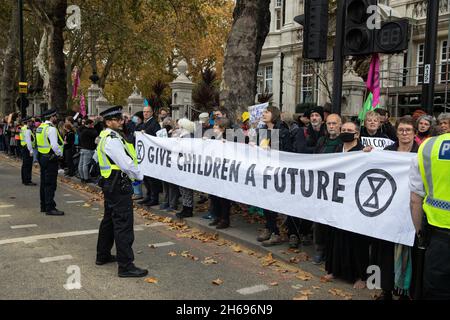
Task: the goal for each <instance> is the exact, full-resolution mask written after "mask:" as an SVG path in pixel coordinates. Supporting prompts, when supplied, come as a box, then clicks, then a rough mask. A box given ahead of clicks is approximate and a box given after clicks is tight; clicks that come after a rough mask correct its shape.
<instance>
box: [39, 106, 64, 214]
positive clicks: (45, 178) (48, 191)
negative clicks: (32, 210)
mask: <svg viewBox="0 0 450 320" xmlns="http://www.w3.org/2000/svg"><path fill="white" fill-rule="evenodd" d="M42 117H43V118H45V119H48V120H47V121H45V122H44V123H42V124H41V125H40V126H39V128H37V130H36V142H37V147H38V151H39V155H38V159H39V165H40V167H41V184H40V199H41V212H45V213H46V214H47V215H51V216H62V215H64V212H63V211H60V210H58V209H56V203H55V200H54V199H53V198H54V197H55V191H56V186H57V178H58V158H62V157H63V150H64V140H63V138H62V137H61V135H60V134H59V132H58V130H57V129H56V127H55V126H56V124H57V123H58V117H57V116H56V109H53V110H48V111H46V112H44V113H43V114H42Z"/></svg>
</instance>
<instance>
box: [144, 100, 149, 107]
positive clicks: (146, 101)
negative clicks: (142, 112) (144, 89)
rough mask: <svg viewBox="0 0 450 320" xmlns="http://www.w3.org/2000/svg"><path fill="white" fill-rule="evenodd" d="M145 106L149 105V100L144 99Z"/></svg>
mask: <svg viewBox="0 0 450 320" xmlns="http://www.w3.org/2000/svg"><path fill="white" fill-rule="evenodd" d="M144 107H148V100H147V99H144Z"/></svg>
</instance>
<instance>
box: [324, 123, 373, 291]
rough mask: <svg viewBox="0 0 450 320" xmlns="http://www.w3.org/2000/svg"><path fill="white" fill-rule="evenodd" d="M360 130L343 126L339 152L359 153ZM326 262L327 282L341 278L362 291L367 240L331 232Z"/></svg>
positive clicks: (332, 230) (354, 124)
mask: <svg viewBox="0 0 450 320" xmlns="http://www.w3.org/2000/svg"><path fill="white" fill-rule="evenodd" d="M359 133H360V128H359V125H357V124H356V123H354V122H346V123H344V124H343V125H342V128H341V134H340V135H339V140H341V141H342V142H343V144H342V145H341V146H340V148H339V149H338V150H337V151H338V152H356V151H362V150H363V149H364V146H363V145H362V144H361V142H360V141H359ZM327 247H328V251H327V256H326V262H325V270H326V271H327V272H328V274H327V275H326V276H325V278H326V279H328V280H331V279H333V278H340V279H343V280H346V281H350V282H352V283H353V288H355V289H363V288H365V286H366V285H365V280H366V278H367V273H366V271H367V267H368V266H369V240H368V238H367V237H365V236H363V235H360V234H357V233H353V232H349V231H345V230H341V229H337V228H331V231H330V234H329V237H328V243H327Z"/></svg>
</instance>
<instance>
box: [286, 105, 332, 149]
mask: <svg viewBox="0 0 450 320" xmlns="http://www.w3.org/2000/svg"><path fill="white" fill-rule="evenodd" d="M323 117H324V110H323V108H322V107H321V106H317V107H314V108H311V110H310V111H309V119H310V123H309V125H308V126H307V127H306V128H303V129H302V128H301V129H300V130H297V133H296V136H295V138H294V145H293V148H294V152H296V153H313V152H314V149H315V148H316V145H317V142H318V141H319V139H320V138H321V137H323V136H325V135H326V127H325V125H324V124H323Z"/></svg>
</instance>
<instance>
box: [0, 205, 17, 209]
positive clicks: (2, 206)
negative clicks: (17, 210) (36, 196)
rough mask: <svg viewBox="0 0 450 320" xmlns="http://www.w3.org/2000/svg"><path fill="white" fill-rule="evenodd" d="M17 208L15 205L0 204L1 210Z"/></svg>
mask: <svg viewBox="0 0 450 320" xmlns="http://www.w3.org/2000/svg"><path fill="white" fill-rule="evenodd" d="M12 207H15V205H13V204H0V209H5V208H12Z"/></svg>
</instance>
